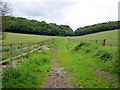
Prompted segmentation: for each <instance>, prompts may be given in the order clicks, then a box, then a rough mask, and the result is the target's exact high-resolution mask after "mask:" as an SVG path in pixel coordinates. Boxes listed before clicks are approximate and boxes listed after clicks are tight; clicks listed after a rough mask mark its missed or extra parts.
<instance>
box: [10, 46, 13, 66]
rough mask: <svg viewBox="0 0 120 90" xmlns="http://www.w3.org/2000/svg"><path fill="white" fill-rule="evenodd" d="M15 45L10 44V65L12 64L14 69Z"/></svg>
mask: <svg viewBox="0 0 120 90" xmlns="http://www.w3.org/2000/svg"><path fill="white" fill-rule="evenodd" d="M12 46H13V45H12V44H10V64H11V67H13V47H12Z"/></svg>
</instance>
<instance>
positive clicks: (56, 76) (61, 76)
mask: <svg viewBox="0 0 120 90" xmlns="http://www.w3.org/2000/svg"><path fill="white" fill-rule="evenodd" d="M56 52H57V49H55V51H54V53H53V55H52V57H51V64H52V67H51V71H50V73H49V74H48V75H47V76H46V80H47V81H46V82H45V83H44V84H43V85H42V86H41V88H73V86H71V85H70V83H68V81H69V80H70V78H66V77H65V74H67V73H66V72H65V71H64V68H60V67H59V66H58V64H57V63H56Z"/></svg>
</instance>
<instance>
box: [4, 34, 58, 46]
mask: <svg viewBox="0 0 120 90" xmlns="http://www.w3.org/2000/svg"><path fill="white" fill-rule="evenodd" d="M53 37H56V36H44V35H33V34H20V33H8V32H6V37H5V39H4V40H3V44H15V43H28V42H35V41H42V40H47V39H50V38H53Z"/></svg>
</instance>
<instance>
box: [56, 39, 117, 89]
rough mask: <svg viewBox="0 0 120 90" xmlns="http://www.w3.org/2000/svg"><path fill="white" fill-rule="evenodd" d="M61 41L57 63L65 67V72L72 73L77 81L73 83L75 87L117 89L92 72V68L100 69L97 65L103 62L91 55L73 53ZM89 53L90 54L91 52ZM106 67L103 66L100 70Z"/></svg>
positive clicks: (111, 83)
mask: <svg viewBox="0 0 120 90" xmlns="http://www.w3.org/2000/svg"><path fill="white" fill-rule="evenodd" d="M59 41H60V42H59V46H58V48H59V49H58V52H57V62H58V64H59V65H60V66H61V67H64V68H65V70H68V71H69V72H72V74H73V79H75V80H74V83H73V85H74V86H75V87H77V88H114V87H115V86H114V84H113V82H108V83H107V82H105V81H104V79H103V78H99V77H98V76H97V75H96V74H95V73H94V72H92V71H91V70H90V69H91V68H96V67H99V65H98V66H97V63H98V62H101V61H97V60H98V58H97V60H96V59H95V58H92V57H91V55H90V54H85V53H80V52H76V51H72V52H71V51H70V50H68V49H67V46H66V44H65V41H66V40H64V39H61V40H59ZM68 42H69V41H68ZM69 44H70V43H69ZM98 47H99V46H98ZM83 48H84V47H83ZM78 50H79V48H78ZM83 51H85V50H83ZM87 51H88V52H89V50H87ZM104 65H105V64H104ZM106 65H107V64H106ZM104 67H105V66H101V67H100V68H104ZM106 67H107V66H106ZM108 68H109V67H108Z"/></svg>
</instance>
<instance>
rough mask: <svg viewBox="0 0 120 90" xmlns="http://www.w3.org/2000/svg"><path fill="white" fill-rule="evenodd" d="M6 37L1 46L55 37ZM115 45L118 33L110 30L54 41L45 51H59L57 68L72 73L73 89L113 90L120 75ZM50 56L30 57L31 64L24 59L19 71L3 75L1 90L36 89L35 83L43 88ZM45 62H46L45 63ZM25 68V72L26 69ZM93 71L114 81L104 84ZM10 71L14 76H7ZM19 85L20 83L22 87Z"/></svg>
mask: <svg viewBox="0 0 120 90" xmlns="http://www.w3.org/2000/svg"><path fill="white" fill-rule="evenodd" d="M6 36H7V37H6V38H5V40H4V44H10V43H20V42H33V41H40V40H46V39H49V38H53V37H54V36H42V35H30V34H16V33H7V35H6ZM55 37H56V36H55ZM56 38H57V37H56ZM68 38H70V39H68ZM72 39H73V40H72ZM75 39H83V40H84V41H82V42H81V41H77V40H75ZM85 39H91V40H103V39H106V40H107V44H113V46H105V47H103V46H102V43H95V42H88V41H85ZM56 43H57V44H56ZM117 44H118V30H112V31H105V32H100V33H95V34H90V35H85V36H78V37H61V38H60V37H59V38H57V39H56V42H55V43H54V42H52V43H50V44H49V46H48V47H49V48H52V50H53V49H54V48H58V51H57V55H56V60H57V63H58V65H59V66H60V67H64V69H65V70H67V71H68V72H69V74H71V73H72V75H73V77H72V79H73V81H74V82H72V81H70V82H71V83H72V85H73V86H74V87H76V88H115V87H116V86H115V85H114V82H117V79H118V73H120V71H119V69H120V68H119V66H118V65H119V55H118V47H117ZM114 45H115V46H114ZM51 55H52V51H49V52H48V51H47V52H43V53H42V52H41V53H38V52H36V53H33V54H31V55H30V56H29V57H28V59H30V62H29V60H28V61H27V59H26V61H25V62H24V63H23V64H22V66H21V69H20V67H18V68H16V70H14V69H8V70H6V71H4V74H3V75H4V76H6V78H4V79H3V80H4V82H3V86H4V87H11V86H12V87H13V88H19V87H24V88H26V87H27V88H28V87H29V88H33V87H34V88H36V87H37V86H38V83H40V84H42V83H43V82H44V75H46V74H47V72H46V71H49V69H50V62H49V61H50V56H51ZM44 60H46V61H47V62H44ZM37 64H38V65H37ZM39 64H40V65H39ZM26 65H27V67H28V68H25V67H26ZM24 69H25V70H24ZM31 69H32V71H31V72H35V74H34V73H28V71H30V70H31ZM22 70H23V71H22ZM92 70H99V71H100V72H102V73H103V74H104V75H106V74H107V73H109V74H110V75H112V76H113V77H114V79H111V78H109V79H110V80H109V82H106V81H105V80H106V77H101V78H100V77H99V76H98V75H97V74H96V73H95V72H93V71H92ZM9 71H11V72H13V73H9ZM13 74H15V76H14V78H13V77H10V76H12V75H13ZM19 74H20V76H19ZM24 74H25V76H24ZM39 74H40V75H39ZM28 76H29V77H28ZM35 80H36V81H35ZM21 81H22V82H23V83H21ZM27 82H29V83H27ZM38 87H39V86H38Z"/></svg>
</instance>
